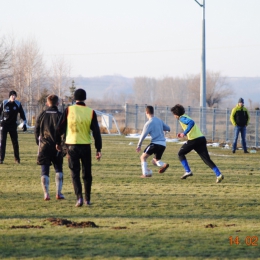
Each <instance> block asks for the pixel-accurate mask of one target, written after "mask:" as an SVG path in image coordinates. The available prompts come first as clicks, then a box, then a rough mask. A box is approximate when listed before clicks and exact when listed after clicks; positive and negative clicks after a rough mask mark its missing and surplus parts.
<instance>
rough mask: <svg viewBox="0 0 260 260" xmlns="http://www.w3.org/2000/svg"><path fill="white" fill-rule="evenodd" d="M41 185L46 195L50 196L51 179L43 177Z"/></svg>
mask: <svg viewBox="0 0 260 260" xmlns="http://www.w3.org/2000/svg"><path fill="white" fill-rule="evenodd" d="M41 184H42V189H43V192H44V194H49V177H48V176H47V175H43V176H42V177H41Z"/></svg>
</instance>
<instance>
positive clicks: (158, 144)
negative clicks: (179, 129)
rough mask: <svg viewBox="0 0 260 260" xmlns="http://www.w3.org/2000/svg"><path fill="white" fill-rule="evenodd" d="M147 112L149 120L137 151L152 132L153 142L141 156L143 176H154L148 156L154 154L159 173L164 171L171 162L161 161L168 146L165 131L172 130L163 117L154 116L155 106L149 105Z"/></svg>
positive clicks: (154, 163)
mask: <svg viewBox="0 0 260 260" xmlns="http://www.w3.org/2000/svg"><path fill="white" fill-rule="evenodd" d="M145 113H146V117H147V119H148V121H147V122H146V123H145V125H144V127H143V131H142V134H141V136H140V138H139V142H138V144H137V148H136V152H138V153H139V152H140V150H141V146H142V143H143V140H144V139H145V137H146V136H147V135H148V134H150V136H151V138H152V139H151V143H150V144H149V145H148V146H147V147H146V148H145V149H144V152H143V153H142V155H141V156H140V160H141V168H142V175H141V177H142V178H146V177H152V170H150V169H148V168H147V162H146V160H147V158H148V157H149V156H150V155H152V154H154V158H153V160H152V163H153V165H155V166H158V167H160V170H159V173H164V172H165V171H166V170H167V168H168V167H169V164H168V163H164V162H163V161H161V158H162V155H163V153H164V151H165V148H166V139H165V136H164V131H168V132H170V130H171V129H170V127H169V126H168V125H166V124H165V123H164V122H163V121H162V120H161V119H159V118H158V117H155V116H154V108H153V107H152V106H147V107H146V109H145Z"/></svg>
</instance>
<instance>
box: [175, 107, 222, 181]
mask: <svg viewBox="0 0 260 260" xmlns="http://www.w3.org/2000/svg"><path fill="white" fill-rule="evenodd" d="M171 112H172V113H173V116H174V117H175V118H176V119H178V120H179V122H180V125H181V127H182V129H183V132H182V133H178V134H177V136H178V137H179V138H183V137H184V136H187V137H188V141H187V142H186V143H185V144H184V145H183V146H182V147H181V149H180V151H179V153H178V156H179V160H180V162H181V164H182V166H183V168H184V170H185V173H184V174H183V176H182V177H181V179H186V178H188V177H190V176H192V175H193V173H192V172H191V170H190V167H189V164H188V161H187V159H186V156H185V155H186V154H187V153H189V152H191V151H192V150H194V151H196V152H197V154H198V155H199V156H200V158H201V159H202V160H203V162H204V163H205V164H206V165H208V166H209V167H210V168H211V169H212V170H213V171H214V173H215V174H216V177H217V180H216V182H217V183H219V182H221V181H222V180H223V179H224V175H223V174H221V172H220V171H219V169H218V167H217V166H216V165H215V163H214V162H213V161H212V160H211V159H210V156H209V153H208V149H207V140H206V138H205V136H204V135H203V134H202V133H201V131H200V129H199V127H198V126H197V125H196V124H195V122H194V121H193V120H192V119H191V118H190V117H189V116H187V115H186V114H185V109H184V107H183V106H182V105H180V104H177V105H175V106H174V107H172V108H171Z"/></svg>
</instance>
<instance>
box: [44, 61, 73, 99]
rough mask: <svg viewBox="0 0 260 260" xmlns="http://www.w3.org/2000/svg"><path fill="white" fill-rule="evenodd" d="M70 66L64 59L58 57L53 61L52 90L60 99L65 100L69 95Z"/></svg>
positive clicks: (51, 73)
mask: <svg viewBox="0 0 260 260" xmlns="http://www.w3.org/2000/svg"><path fill="white" fill-rule="evenodd" d="M70 71H71V68H70V65H69V64H68V63H67V62H66V61H65V60H64V58H63V57H56V58H55V59H54V60H53V61H52V67H51V72H50V76H49V78H50V85H51V90H52V91H53V92H54V93H55V94H56V95H58V96H59V97H60V98H65V96H66V95H68V94H69V86H70V84H71V78H70Z"/></svg>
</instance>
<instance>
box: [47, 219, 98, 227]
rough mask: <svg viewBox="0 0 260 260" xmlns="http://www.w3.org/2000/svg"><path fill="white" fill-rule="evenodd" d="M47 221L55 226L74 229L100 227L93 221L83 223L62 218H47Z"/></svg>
mask: <svg viewBox="0 0 260 260" xmlns="http://www.w3.org/2000/svg"><path fill="white" fill-rule="evenodd" d="M46 220H47V221H49V222H51V223H52V225H53V226H66V227H72V228H86V227H94V228H97V227H98V226H97V225H96V224H95V223H94V222H92V221H82V222H74V221H70V220H68V219H62V218H47V219H46Z"/></svg>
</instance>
